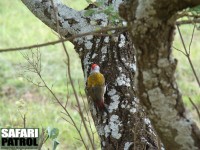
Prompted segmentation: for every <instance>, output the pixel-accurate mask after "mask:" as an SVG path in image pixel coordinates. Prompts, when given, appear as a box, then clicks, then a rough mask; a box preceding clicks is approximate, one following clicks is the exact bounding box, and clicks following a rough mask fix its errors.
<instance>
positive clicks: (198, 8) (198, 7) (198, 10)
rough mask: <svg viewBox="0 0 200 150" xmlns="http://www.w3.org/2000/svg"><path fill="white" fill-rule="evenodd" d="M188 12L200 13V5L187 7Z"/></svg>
mask: <svg viewBox="0 0 200 150" xmlns="http://www.w3.org/2000/svg"><path fill="white" fill-rule="evenodd" d="M188 11H189V12H191V13H193V14H195V15H196V14H200V5H198V6H196V7H193V8H189V10H188Z"/></svg>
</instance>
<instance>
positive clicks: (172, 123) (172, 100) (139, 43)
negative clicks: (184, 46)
mask: <svg viewBox="0 0 200 150" xmlns="http://www.w3.org/2000/svg"><path fill="white" fill-rule="evenodd" d="M199 4H200V1H199V0H191V1H186V0H185V1H180V0H177V1H172V0H169V1H168V0H167V1H166V0H164V1H159V0H148V1H146V0H131V1H130V3H127V4H123V5H121V7H120V8H121V15H122V16H124V12H126V13H127V14H129V15H128V17H126V19H127V20H128V22H129V30H130V33H131V35H132V39H133V43H134V46H135V49H136V60H137V63H136V64H137V71H136V80H135V82H136V91H137V95H138V97H139V99H140V100H141V102H142V104H143V105H144V106H145V108H146V113H147V114H148V117H149V118H150V120H151V121H152V124H153V126H154V128H155V130H156V132H157V133H158V135H159V137H160V138H161V140H162V142H163V144H164V147H165V148H166V149H167V150H178V149H184V150H197V149H200V131H199V129H198V128H197V126H196V125H195V123H194V122H193V121H192V120H191V119H190V118H189V117H187V115H186V112H185V108H184V105H183V100H182V96H181V93H180V91H179V89H178V87H177V83H176V80H175V76H174V72H175V69H176V65H177V60H176V59H174V58H173V56H172V42H173V37H174V30H175V22H176V13H177V12H178V11H180V10H183V9H185V8H186V7H192V6H195V5H199Z"/></svg>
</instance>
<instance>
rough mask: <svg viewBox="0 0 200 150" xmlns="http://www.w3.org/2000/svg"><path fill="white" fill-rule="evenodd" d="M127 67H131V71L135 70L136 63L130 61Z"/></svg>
mask: <svg viewBox="0 0 200 150" xmlns="http://www.w3.org/2000/svg"><path fill="white" fill-rule="evenodd" d="M129 67H130V69H131V71H134V72H135V71H136V64H135V63H131V64H130V65H129Z"/></svg>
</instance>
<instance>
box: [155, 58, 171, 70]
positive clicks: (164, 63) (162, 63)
mask: <svg viewBox="0 0 200 150" xmlns="http://www.w3.org/2000/svg"><path fill="white" fill-rule="evenodd" d="M169 65H170V64H169V60H168V59H167V58H162V59H159V60H158V67H161V68H165V67H167V66H169Z"/></svg>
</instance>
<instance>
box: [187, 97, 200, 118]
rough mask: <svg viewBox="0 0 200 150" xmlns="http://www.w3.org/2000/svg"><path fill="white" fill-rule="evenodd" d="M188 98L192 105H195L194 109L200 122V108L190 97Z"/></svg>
mask: <svg viewBox="0 0 200 150" xmlns="http://www.w3.org/2000/svg"><path fill="white" fill-rule="evenodd" d="M188 98H189V100H190V102H191V104H192V105H193V107H194V108H195V109H196V112H197V114H198V117H199V120H200V112H199V109H198V107H197V106H196V104H195V103H194V102H193V101H192V99H191V98H190V97H188Z"/></svg>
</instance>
